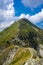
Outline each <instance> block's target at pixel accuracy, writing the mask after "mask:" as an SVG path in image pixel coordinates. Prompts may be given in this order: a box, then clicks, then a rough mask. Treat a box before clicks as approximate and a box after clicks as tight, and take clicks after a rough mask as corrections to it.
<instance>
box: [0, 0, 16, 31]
mask: <svg viewBox="0 0 43 65" xmlns="http://www.w3.org/2000/svg"><path fill="white" fill-rule="evenodd" d="M13 5H14V1H13V0H0V30H1V29H2V28H5V27H7V26H9V25H10V24H11V23H12V21H14V15H15V9H14V6H13Z"/></svg>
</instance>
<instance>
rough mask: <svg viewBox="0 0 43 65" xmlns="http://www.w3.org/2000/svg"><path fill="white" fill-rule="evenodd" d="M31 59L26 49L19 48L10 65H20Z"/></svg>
mask: <svg viewBox="0 0 43 65" xmlns="http://www.w3.org/2000/svg"><path fill="white" fill-rule="evenodd" d="M30 57H31V53H30V51H29V49H27V48H19V51H18V52H17V54H16V55H15V56H14V58H13V61H12V62H11V63H10V65H20V64H22V63H24V62H25V61H26V60H27V59H29V58H30Z"/></svg>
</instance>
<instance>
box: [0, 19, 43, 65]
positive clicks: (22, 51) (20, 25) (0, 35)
mask: <svg viewBox="0 0 43 65" xmlns="http://www.w3.org/2000/svg"><path fill="white" fill-rule="evenodd" d="M29 32H34V33H35V34H37V35H38V38H39V42H40V41H41V43H42V44H43V41H42V37H43V36H42V34H43V31H42V30H41V29H39V28H38V27H36V26H35V25H33V24H32V23H30V22H28V20H26V19H25V20H24V19H21V20H19V21H18V22H15V23H14V24H13V25H11V26H10V27H9V28H7V29H5V30H4V31H2V32H0V47H1V46H2V47H3V46H5V45H6V44H7V43H6V42H7V41H9V40H12V38H15V37H17V35H18V34H20V33H21V34H20V35H22V36H23V37H26V39H27V36H28V35H27V34H28V33H29ZM18 37H19V36H18ZM40 38H41V39H40ZM23 40H24V39H23ZM25 42H26V41H25ZM18 45H19V44H18ZM27 46H28V45H27ZM13 47H14V46H13V45H10V46H9V47H7V48H5V51H4V52H3V53H2V54H1V55H0V61H2V62H3V59H4V58H5V57H6V55H7V54H8V53H9V51H10V50H11V49H12V48H13ZM6 50H7V51H6ZM30 57H31V54H30V51H29V49H26V48H22V47H21V48H20V47H19V51H18V52H17V53H16V55H15V56H14V58H13V61H12V62H11V63H10V65H20V63H24V62H25V61H26V60H27V59H28V58H30Z"/></svg>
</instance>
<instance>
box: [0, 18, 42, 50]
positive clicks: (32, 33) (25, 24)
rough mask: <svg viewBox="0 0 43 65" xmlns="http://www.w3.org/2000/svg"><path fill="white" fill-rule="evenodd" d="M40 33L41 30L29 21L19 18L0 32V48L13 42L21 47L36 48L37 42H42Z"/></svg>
mask: <svg viewBox="0 0 43 65" xmlns="http://www.w3.org/2000/svg"><path fill="white" fill-rule="evenodd" d="M42 34H43V32H42V30H41V29H40V28H38V27H37V26H35V25H33V24H32V23H31V22H30V21H28V20H27V19H20V20H18V22H15V23H14V24H13V25H11V26H10V27H9V28H7V29H5V30H4V31H2V32H0V48H1V47H7V46H9V45H11V44H14V45H18V46H21V47H32V48H34V49H35V50H37V49H38V44H43V36H42ZM17 39H19V40H17ZM20 41H22V42H23V43H22V42H20Z"/></svg>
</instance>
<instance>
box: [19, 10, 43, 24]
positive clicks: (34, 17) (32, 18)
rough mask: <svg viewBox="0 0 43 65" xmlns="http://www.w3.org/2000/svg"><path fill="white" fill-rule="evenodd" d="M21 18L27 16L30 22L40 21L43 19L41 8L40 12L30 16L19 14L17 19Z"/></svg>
mask: <svg viewBox="0 0 43 65" xmlns="http://www.w3.org/2000/svg"><path fill="white" fill-rule="evenodd" d="M21 18H27V19H28V20H30V21H31V22H32V23H37V22H40V21H43V9H42V10H41V12H39V13H37V14H35V15H32V16H30V15H29V14H27V15H25V14H21V15H20V17H19V19H21Z"/></svg>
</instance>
